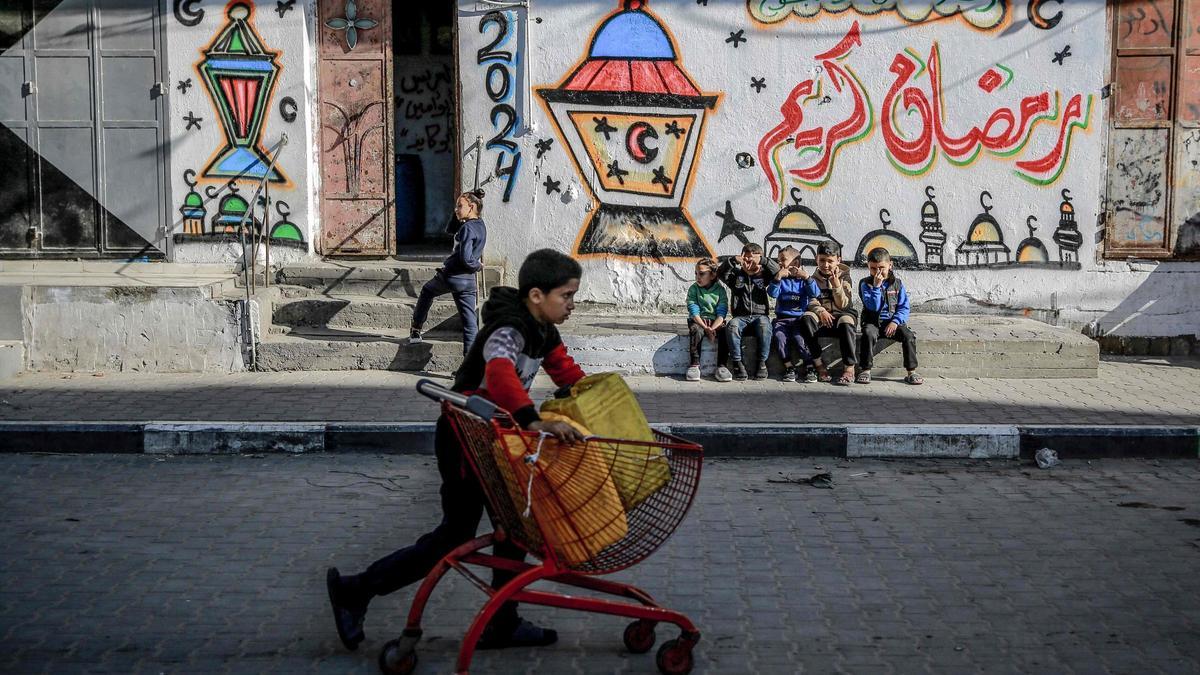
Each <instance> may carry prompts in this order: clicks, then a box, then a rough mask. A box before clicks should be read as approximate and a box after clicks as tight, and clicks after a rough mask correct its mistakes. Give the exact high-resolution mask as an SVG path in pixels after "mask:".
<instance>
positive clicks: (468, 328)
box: [408, 190, 487, 354]
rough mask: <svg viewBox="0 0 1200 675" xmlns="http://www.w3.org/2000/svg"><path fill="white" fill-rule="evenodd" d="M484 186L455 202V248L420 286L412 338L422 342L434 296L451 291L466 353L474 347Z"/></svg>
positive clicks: (484, 233)
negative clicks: (482, 188) (456, 224)
mask: <svg viewBox="0 0 1200 675" xmlns="http://www.w3.org/2000/svg"><path fill="white" fill-rule="evenodd" d="M482 215H483V190H473V191H471V192H464V193H462V194H461V195H459V197H458V201H457V202H455V204H454V217H455V218H456V219H457V221H458V223H459V225H458V229H457V230H456V231H455V232H454V248H453V249H452V250H451V251H450V255H449V256H447V257H446V260H445V262H443V263H442V268H441V269H439V270H438V271H437V272H436V273H435V274H434V275H433V278H432V279H430V280H429V281H427V282H426V283H425V285H424V286H422V287H421V295H420V297H418V298H417V306H416V308H415V309H413V318H412V330H411V331H410V332H409V337H408V340H409V342H412V343H416V342H421V331H422V329H423V328H424V327H425V319H426V317H428V316H429V308H430V307H431V306H432V305H433V300H434V298H436V297H438V296H439V295H445V294H447V293H450V294H451V295H453V296H454V304H455V305H456V306H457V307H458V316H459V318H460V319H461V320H462V333H463V354H467V353H468V352H470V351H471V344H472V343H474V342H475V334H476V332H477V331H478V323H479V321H478V319H476V317H475V303H476V301H477V299H478V294H477V293H476V291H475V275H476V274H477V273H478V272H479V270H481V269H483V247H484V245H485V244H486V243H487V227H486V226H485V225H484V224H483V219H482V218H481V216H482Z"/></svg>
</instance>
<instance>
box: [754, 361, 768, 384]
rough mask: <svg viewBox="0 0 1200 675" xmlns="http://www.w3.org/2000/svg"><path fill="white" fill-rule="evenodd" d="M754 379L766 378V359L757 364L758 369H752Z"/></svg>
mask: <svg viewBox="0 0 1200 675" xmlns="http://www.w3.org/2000/svg"><path fill="white" fill-rule="evenodd" d="M754 379H756V380H765V379H767V362H766V361H763V362H762V363H760V364H758V370H756V371H754Z"/></svg>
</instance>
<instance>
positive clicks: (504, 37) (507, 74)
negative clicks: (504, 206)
mask: <svg viewBox="0 0 1200 675" xmlns="http://www.w3.org/2000/svg"><path fill="white" fill-rule="evenodd" d="M518 25H520V22H519V21H517V15H516V13H515V12H514V11H511V10H509V11H494V12H488V13H487V14H484V15H483V17H481V18H480V19H479V34H480V35H487V34H488V33H492V32H494V33H495V36H494V37H493V38H492V40H491V41H490V42H488V43H487V44H485V45H484V46H483V47H480V48H479V51H478V52H476V54H475V63H476V64H478V65H480V66H485V65H486V69H485V70H484V76H483V87H484V90H485V91H487V95H488V98H489V99H490V100H491V102H492V108H491V111H490V112H489V113H488V119H489V120H491V124H492V131H494V132H495V135H493V136H492V137H491V138H488V139H487V140H486V141H485V142H484V147H483V148H481V149H480V150H479V152H480V154H481V155H482V153H483V150H488V151H492V152H494V153H495V159H496V161H495V169H494V170H493V176H494V177H495V178H497V179H499V180H501V181H503V182H504V192H503V193H502V195H501V200H502V201H504V202H508V201H509V200H510V199H512V192H513V187H514V186H515V185H516V182H517V176H518V175H519V173H520V170H521V150H520V146H518V145H517V142H516V140H514V139H515V138H516V131H517V128H518V125H519V124H520V122H521V118H520V115H518V113H517V108H516V107H515V106H514V105H513V102H514V101H515V99H516V91H517V89H519V88H520V87H519V86H517V85H516V84H515V82H516V79H517V78H516V65H515V64H516V58H515V56H514V51H513V50H512V49H503V47H507V46H508V45H509V42H510V41H512V40H513V39H514V36H515V34H516V32H517V26H518ZM477 173H478V167H477Z"/></svg>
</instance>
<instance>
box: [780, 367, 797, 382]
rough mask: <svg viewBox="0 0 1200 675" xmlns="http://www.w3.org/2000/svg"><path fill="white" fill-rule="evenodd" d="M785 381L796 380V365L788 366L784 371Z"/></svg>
mask: <svg viewBox="0 0 1200 675" xmlns="http://www.w3.org/2000/svg"><path fill="white" fill-rule="evenodd" d="M783 381H784V382H795V381H796V366H788V367H787V369H786V370H784V371H783Z"/></svg>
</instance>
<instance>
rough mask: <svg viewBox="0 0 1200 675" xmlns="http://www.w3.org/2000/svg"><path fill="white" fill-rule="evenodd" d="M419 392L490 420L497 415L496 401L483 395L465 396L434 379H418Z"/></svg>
mask: <svg viewBox="0 0 1200 675" xmlns="http://www.w3.org/2000/svg"><path fill="white" fill-rule="evenodd" d="M417 393H419V394H421V395H423V396H427V397H429V398H431V399H433V400H435V401H437V402H438V403H441V402H442V401H449V402H451V403H453V404H454V405H456V406H458V407H460V408H463V409H464V410H466V411H467V412H469V413H471V414H473V415H475V416H477V417H481V418H483V419H485V420H490V419H492V418H493V417H495V415H496V410H497V408H496V404H495V403H492V402H491V401H489V400H487V399H486V398H484V397H482V396H463V395H462V394H460V393H458V392H457V391H454V390H452V389H447V388H446V387H443V386H442V385H440V384H438V383H436V382H434V381H433V380H427V379H421V380H419V381H417Z"/></svg>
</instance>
